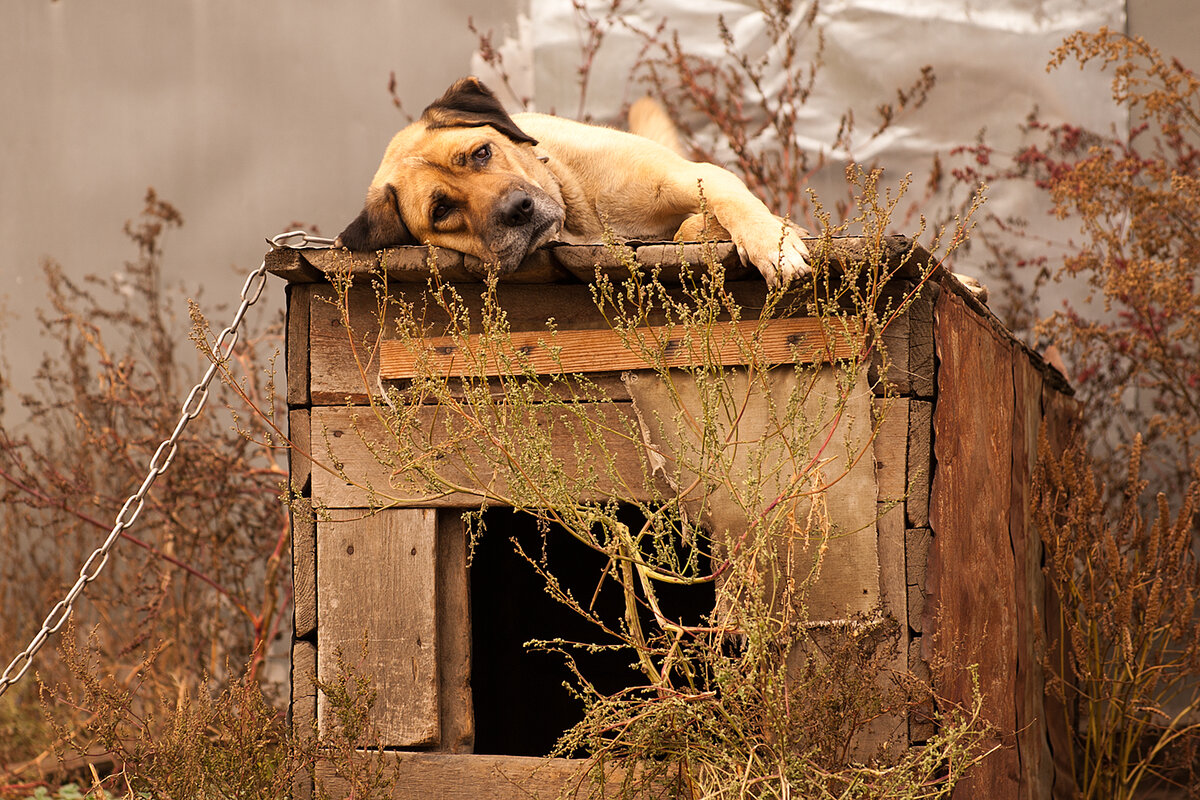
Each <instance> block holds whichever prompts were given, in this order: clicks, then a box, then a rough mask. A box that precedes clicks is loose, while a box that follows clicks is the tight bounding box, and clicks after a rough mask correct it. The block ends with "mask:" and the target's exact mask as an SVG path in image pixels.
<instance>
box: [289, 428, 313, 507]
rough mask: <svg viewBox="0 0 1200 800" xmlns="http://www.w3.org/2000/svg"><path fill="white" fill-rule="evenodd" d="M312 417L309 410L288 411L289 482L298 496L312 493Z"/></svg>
mask: <svg viewBox="0 0 1200 800" xmlns="http://www.w3.org/2000/svg"><path fill="white" fill-rule="evenodd" d="M310 425H311V417H310V415H309V411H308V409H307V408H294V409H292V410H290V411H288V441H289V442H291V446H290V447H289V448H288V480H289V482H290V484H291V487H292V491H293V492H295V493H296V494H301V495H308V494H309V493H310V492H311V491H312V483H311V480H312V437H311V435H310V433H311V428H310Z"/></svg>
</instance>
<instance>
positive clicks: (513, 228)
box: [488, 185, 566, 275]
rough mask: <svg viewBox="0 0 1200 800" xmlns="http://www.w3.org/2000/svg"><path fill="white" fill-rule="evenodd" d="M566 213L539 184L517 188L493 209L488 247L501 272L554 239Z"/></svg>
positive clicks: (513, 268)
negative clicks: (538, 186)
mask: <svg viewBox="0 0 1200 800" xmlns="http://www.w3.org/2000/svg"><path fill="white" fill-rule="evenodd" d="M565 217H566V213H565V212H564V211H563V208H562V206H561V205H559V204H558V203H556V202H555V201H554V199H553V198H551V197H550V195H548V194H546V193H545V192H544V191H542V190H541V189H539V188H537V187H536V186H531V185H524V186H518V187H514V188H513V189H512V190H511V191H509V192H508V193H506V194H505V195H504V196H503V197H502V198H501V199H500V200H499V202H497V203H496V205H495V207H494V208H493V210H492V224H491V225H490V226H489V227H490V229H491V231H492V236H491V241H489V243H488V244H489V247H490V249H491V251H492V253H494V254H495V259H494V262H493V263H494V264H495V265H496V267H497V268H498V269H499V272H500V274H502V275H503V274H506V273H509V272H512V271H513V270H515V269H516V268H517V267H518V266H520V264H521V262H522V261H524V260H525V257H526V256H527V255H529V254H530V253H532V252H533V251H534V250H536V249H537V248H539V247H541V246H542V245H544V244H546V243H547V242H549V241H551V240H553V239H554V238H555V237H556V236H557V235H558V232H559V231H560V230H561V229H562V225H563V220H564V219H565Z"/></svg>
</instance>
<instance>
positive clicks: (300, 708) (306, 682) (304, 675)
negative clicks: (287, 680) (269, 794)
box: [288, 639, 317, 800]
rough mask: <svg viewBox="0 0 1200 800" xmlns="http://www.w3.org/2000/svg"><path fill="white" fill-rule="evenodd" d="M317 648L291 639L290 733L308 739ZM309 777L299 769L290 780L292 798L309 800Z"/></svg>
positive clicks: (313, 727)
mask: <svg viewBox="0 0 1200 800" xmlns="http://www.w3.org/2000/svg"><path fill="white" fill-rule="evenodd" d="M316 675H317V647H316V645H314V644H313V643H312V642H305V641H300V640H298V639H297V640H293V641H292V680H291V684H292V700H291V704H290V705H289V707H288V711H289V715H290V717H291V720H290V722H291V726H292V733H293V734H294V735H295V736H296V737H297V738H298V739H299V740H300V741H309V740H311V739H312V738H313V737H314V736H315V735H316V731H317V687H316V685H315V684H314V683H313V679H314V678H315V677H316ZM312 796H313V782H312V776H311V775H310V774H309V773H308V771H307V770H299V771H298V772H297V773H296V776H295V777H294V778H293V779H292V800H311V798H312Z"/></svg>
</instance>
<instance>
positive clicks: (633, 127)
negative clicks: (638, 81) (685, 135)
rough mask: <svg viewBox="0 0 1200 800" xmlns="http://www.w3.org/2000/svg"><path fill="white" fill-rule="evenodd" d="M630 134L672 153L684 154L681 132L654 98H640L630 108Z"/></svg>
mask: <svg viewBox="0 0 1200 800" xmlns="http://www.w3.org/2000/svg"><path fill="white" fill-rule="evenodd" d="M629 132H630V133H636V134H637V135H638V136H645V137H646V138H647V139H649V140H650V141H652V142H658V143H659V144H661V145H662V146H663V147H665V148H667V149H668V150H670V151H671V152H674V153H678V154H679V155H683V154H684V153H683V146H682V145H680V143H679V130H678V129H677V128H676V127H675V123H674V122H673V121H672V120H671V117H670V116H668V114H667V110H666V109H665V108H663V107H662V104H661V103H659V102H658V101H657V100H655V99H654V98H653V97H649V96H646V97H640V98H638V99H637V100H635V101H634V103H633V105H632V106H630V107H629Z"/></svg>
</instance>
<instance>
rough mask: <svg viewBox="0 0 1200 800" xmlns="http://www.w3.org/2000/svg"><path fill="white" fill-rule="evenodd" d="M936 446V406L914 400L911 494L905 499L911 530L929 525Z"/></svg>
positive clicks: (910, 409)
mask: <svg viewBox="0 0 1200 800" xmlns="http://www.w3.org/2000/svg"><path fill="white" fill-rule="evenodd" d="M932 443H933V403H930V402H928V401H925V400H913V401H911V402H910V404H909V407H908V491H907V492H906V493H905V499H904V513H905V516H906V517H907V519H908V525H909V527H910V528H920V527H922V526H925V525H928V524H929V483H930V478H931V476H932V474H933V448H932Z"/></svg>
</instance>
